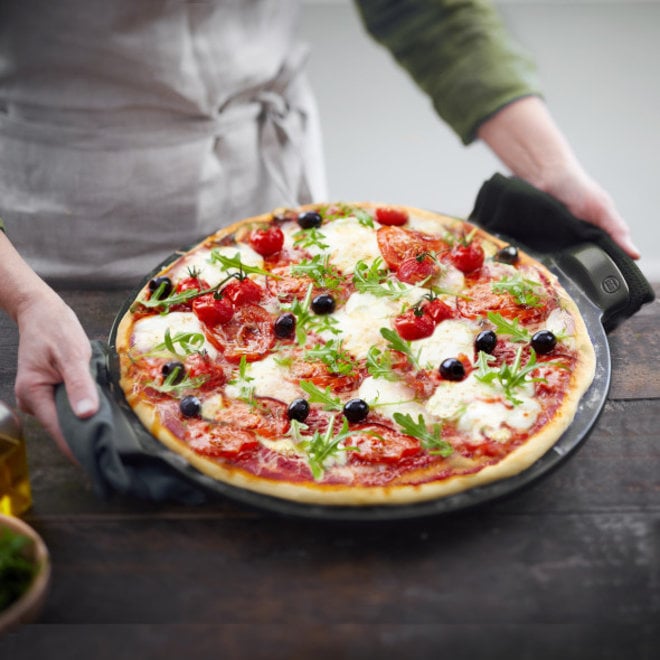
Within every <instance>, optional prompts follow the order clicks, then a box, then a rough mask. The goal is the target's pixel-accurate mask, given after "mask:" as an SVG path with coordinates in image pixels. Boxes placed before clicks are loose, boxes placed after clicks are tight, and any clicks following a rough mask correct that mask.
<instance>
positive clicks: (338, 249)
mask: <svg viewBox="0 0 660 660" xmlns="http://www.w3.org/2000/svg"><path fill="white" fill-rule="evenodd" d="M319 232H320V234H321V235H322V236H323V238H322V242H323V243H325V244H326V245H327V246H328V247H327V248H326V249H321V248H319V247H318V246H315V245H312V246H310V247H308V248H306V249H307V250H308V251H309V252H310V253H311V254H313V255H316V254H328V255H329V258H330V263H331V264H333V265H334V266H336V267H337V268H338V269H339V270H340V271H341V272H342V273H344V274H349V273H352V272H353V270H354V269H355V264H356V263H357V262H358V261H363V262H364V263H366V264H367V265H371V264H372V263H373V262H374V260H375V259H376V258H377V257H380V256H381V254H380V250H379V248H378V241H377V240H376V232H375V231H374V230H373V229H371V228H370V227H365V226H364V225H361V224H360V222H359V221H358V220H357V218H354V217H352V216H349V217H347V218H339V219H338V220H333V221H332V222H329V223H327V224H325V225H322V226H321V227H320V228H319Z"/></svg>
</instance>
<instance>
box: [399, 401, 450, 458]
mask: <svg viewBox="0 0 660 660" xmlns="http://www.w3.org/2000/svg"><path fill="white" fill-rule="evenodd" d="M392 417H393V419H394V421H395V422H396V423H397V424H398V425H399V426H400V427H401V428H402V429H403V431H404V432H405V433H406V434H408V435H411V436H412V437H413V438H417V439H418V440H419V442H420V444H421V445H422V448H423V449H425V450H426V451H427V452H428V453H429V454H432V455H434V456H435V455H439V456H450V455H451V454H452V453H453V451H454V448H453V447H452V446H451V445H450V444H449V443H448V442H447V441H446V440H443V439H442V433H441V427H440V424H434V425H433V426H432V427H431V429H429V428H428V427H427V426H426V423H425V422H424V417H423V416H422V415H419V416H418V417H417V421H416V422H415V421H414V420H413V418H412V415H410V414H409V413H405V414H402V413H399V412H395V413H394V414H393V415H392Z"/></svg>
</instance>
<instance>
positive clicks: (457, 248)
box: [449, 241, 484, 273]
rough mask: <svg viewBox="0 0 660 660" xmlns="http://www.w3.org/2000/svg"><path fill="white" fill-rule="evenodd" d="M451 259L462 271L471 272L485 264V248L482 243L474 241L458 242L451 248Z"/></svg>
mask: <svg viewBox="0 0 660 660" xmlns="http://www.w3.org/2000/svg"><path fill="white" fill-rule="evenodd" d="M449 259H450V261H451V262H452V264H454V266H455V267H456V268H458V270H460V271H461V272H463V273H471V272H472V271H475V270H478V269H479V268H481V266H482V265H483V263H484V250H483V248H482V247H481V245H479V244H478V243H475V242H474V241H472V242H471V243H468V245H463V244H462V243H457V244H456V245H454V247H453V248H452V249H451V252H450V253H449Z"/></svg>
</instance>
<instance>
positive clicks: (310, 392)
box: [299, 380, 344, 410]
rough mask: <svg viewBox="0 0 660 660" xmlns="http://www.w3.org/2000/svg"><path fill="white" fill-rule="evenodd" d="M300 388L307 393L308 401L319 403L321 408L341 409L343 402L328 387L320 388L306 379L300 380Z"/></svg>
mask: <svg viewBox="0 0 660 660" xmlns="http://www.w3.org/2000/svg"><path fill="white" fill-rule="evenodd" d="M299 384H300V389H301V390H302V391H303V392H305V394H307V396H308V397H309V402H310V403H320V404H322V405H323V410H343V409H344V404H343V403H342V402H341V399H340V398H339V397H338V396H335V395H334V394H333V393H332V391H331V390H330V388H329V387H326V388H325V390H321V389H319V388H318V387H316V385H314V383H310V382H309V381H306V380H301V381H300V383H299Z"/></svg>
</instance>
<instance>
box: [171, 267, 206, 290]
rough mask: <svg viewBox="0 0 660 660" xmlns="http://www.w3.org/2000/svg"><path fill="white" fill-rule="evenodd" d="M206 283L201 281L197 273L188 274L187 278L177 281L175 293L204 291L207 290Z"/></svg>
mask: <svg viewBox="0 0 660 660" xmlns="http://www.w3.org/2000/svg"><path fill="white" fill-rule="evenodd" d="M208 288H209V285H208V283H207V282H206V281H205V280H203V279H202V278H201V277H200V276H199V274H198V273H196V272H193V273H190V274H189V275H188V276H187V277H184V278H183V279H182V280H179V282H177V284H176V290H177V293H183V292H184V291H195V290H196V291H204V289H208Z"/></svg>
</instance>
